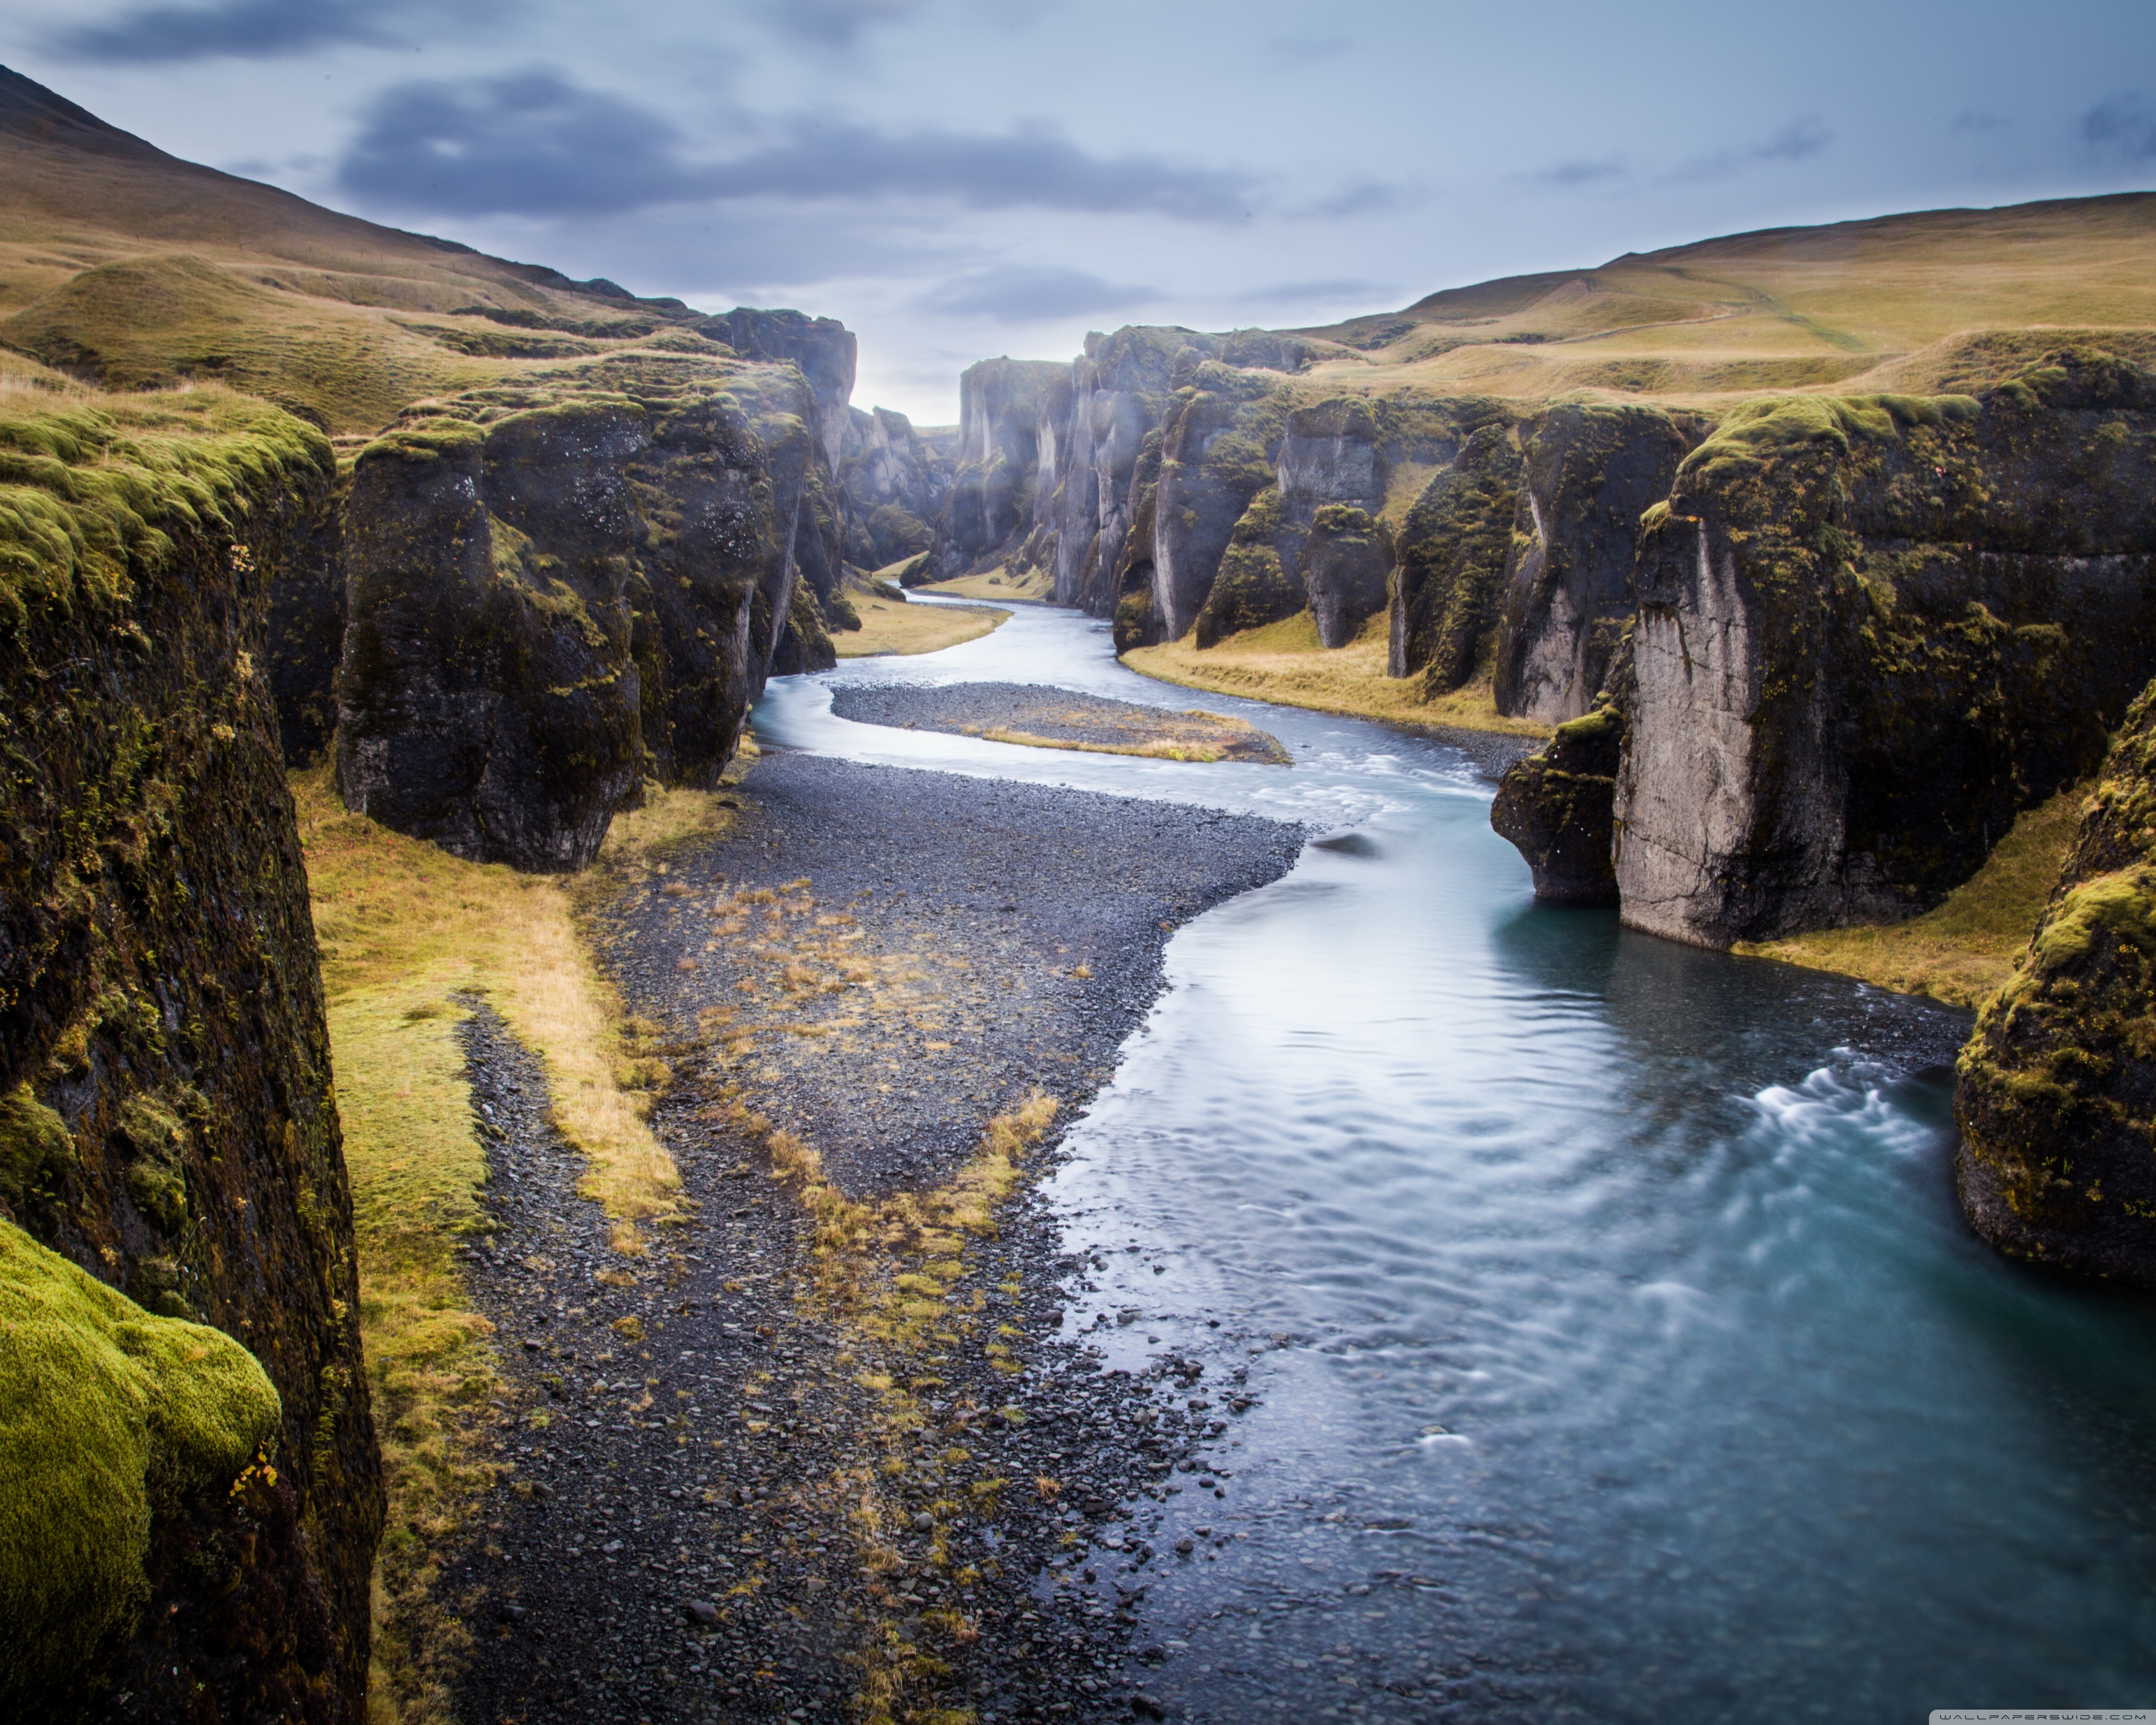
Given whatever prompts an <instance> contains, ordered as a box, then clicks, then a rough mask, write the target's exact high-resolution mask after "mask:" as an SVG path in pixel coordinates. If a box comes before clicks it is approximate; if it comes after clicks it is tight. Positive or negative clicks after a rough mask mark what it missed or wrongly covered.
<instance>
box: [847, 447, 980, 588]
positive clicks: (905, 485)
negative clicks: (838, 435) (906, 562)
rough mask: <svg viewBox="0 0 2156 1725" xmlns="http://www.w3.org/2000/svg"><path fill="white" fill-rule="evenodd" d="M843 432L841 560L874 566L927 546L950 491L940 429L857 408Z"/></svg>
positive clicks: (932, 537) (892, 561)
mask: <svg viewBox="0 0 2156 1725" xmlns="http://www.w3.org/2000/svg"><path fill="white" fill-rule="evenodd" d="M850 425H851V429H850V431H849V432H848V434H847V437H846V447H845V454H844V461H843V464H842V467H841V470H840V475H839V489H840V490H841V492H842V493H843V494H844V499H845V504H846V544H845V554H846V557H847V559H848V561H850V562H853V563H854V564H855V565H857V566H858V567H861V568H864V569H880V568H884V567H886V566H888V565H890V564H891V563H895V562H898V561H899V560H900V559H901V557H917V556H919V555H920V554H921V552H925V551H927V549H928V548H929V547H930V546H932V544H934V542H935V539H936V528H935V522H936V521H937V519H938V518H939V517H940V516H942V512H943V500H944V498H945V496H946V495H948V493H949V491H950V489H951V463H950V460H949V459H948V457H947V454H946V452H945V449H944V443H945V442H947V441H955V439H954V438H952V434H951V433H950V432H949V430H948V429H942V428H939V429H937V430H934V431H932V432H929V433H925V434H924V433H922V432H921V431H917V430H916V429H915V428H914V425H913V422H912V421H911V420H910V419H908V418H906V415H905V414H903V413H893V412H891V409H890V408H876V409H875V411H873V412H872V413H871V412H863V411H862V410H861V409H860V408H855V409H854V410H853V412H852V414H851V417H850Z"/></svg>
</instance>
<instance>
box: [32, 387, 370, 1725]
mask: <svg viewBox="0 0 2156 1725" xmlns="http://www.w3.org/2000/svg"><path fill="white" fill-rule="evenodd" d="M0 463H4V465H5V468H6V470H7V472H6V476H7V480H8V486H7V489H6V491H5V495H4V500H0V604H4V606H5V608H6V610H7V612H8V628H7V629H6V630H5V631H4V632H0V685H4V687H5V690H6V692H7V699H6V701H4V702H3V703H0V730H4V732H5V737H6V743H7V748H8V757H9V759H10V761H11V762H12V763H13V765H12V766H11V768H10V772H9V775H8V785H7V788H6V790H5V792H4V793H0V875H4V877H5V878H4V888H5V890H4V891H0V1208H4V1210H5V1212H6V1214H7V1215H8V1217H9V1218H12V1219H13V1223H14V1224H17V1225H18V1226H19V1228H20V1229H21V1230H23V1232H24V1233H25V1234H27V1235H28V1239H27V1240H26V1239H22V1238H20V1237H19V1236H18V1235H14V1234H13V1233H11V1232H8V1230H4V1229H0V1285H4V1287H5V1289H6V1292H5V1295H4V1299H5V1301H6V1302H7V1304H8V1325H9V1357H10V1358H11V1359H16V1358H17V1356H16V1352H15V1351H16V1350H18V1349H29V1350H32V1351H33V1352H34V1353H35V1356H36V1362H35V1366H34V1369H33V1373H32V1378H33V1388H31V1389H26V1388H25V1387H24V1385H23V1384H22V1383H21V1382H20V1381H18V1382H15V1383H13V1384H11V1385H10V1386H9V1387H8V1389H7V1392H6V1401H7V1418H6V1419H5V1420H0V1450H4V1463H0V1466H4V1471H5V1473H6V1475H7V1477H8V1482H9V1497H10V1513H9V1516H8V1518H7V1521H6V1523H5V1525H4V1527H0V1589H5V1593H6V1598H5V1599H4V1600H0V1615H4V1618H5V1620H6V1623H7V1630H6V1633H5V1635H4V1637H0V1641H4V1646H5V1652H4V1654H0V1703H3V1704H4V1705H5V1707H6V1710H7V1712H8V1714H9V1716H10V1717H20V1718H32V1717H35V1718H41V1719H44V1718H49V1719H71V1718H74V1717H97V1718H105V1717H114V1716H115V1701H114V1697H115V1694H116V1693H117V1692H120V1691H122V1690H124V1691H125V1692H126V1693H127V1694H128V1695H129V1697H131V1699H130V1702H129V1703H128V1705H129V1708H130V1710H131V1714H130V1716H131V1717H145V1718H168V1719H174V1720H177V1719H183V1718H184V1719H201V1718H218V1719H251V1718H276V1719H280V1720H284V1719H292V1720H311V1721H312V1720H320V1721H331V1720H336V1721H346V1720H357V1718H359V1717H361V1714H362V1707H363V1698H364V1694H365V1689H366V1681H367V1620H368V1575H369V1572H370V1570H371V1568H372V1561H373V1553H374V1546H375V1542H376V1540H377V1537H378V1535H379V1532H380V1529H381V1524H382V1485H381V1476H380V1470H379V1461H378V1458H377V1453H376V1449H375V1443H374V1433H373V1429H372V1423H371V1420H370V1416H369V1410H368V1402H367V1378H366V1376H365V1373H364V1372H363V1370H362V1364H361V1359H360V1350H359V1330H358V1314H357V1305H358V1291H357V1280H356V1270H355V1265H354V1257H353V1248H352V1203H351V1197H350V1194H349V1189H348V1188H347V1185H346V1176H345V1168H344V1162H343V1156H342V1150H341V1139H340V1135H339V1131H338V1124H337V1117H336V1104H335V1101H334V1099H333V1092H332V1090H331V1068H330V1054H329V1044H328V1038H327V1034H326V1028H325V1024H324V1019H323V1009H322V999H321V983H320V978H319V974H318V970H317V964H316V949H315V938H314V930H313V924H312V921H311V915H310V911H309V905H308V896H307V886H306V878H305V871H304V869H303V867H302V865H301V861H300V846H299V839H298V834H297V830H296V827H295V820H294V816H293V809H292V802H291V798H290V793H289V792H288V791H287V789H286V787H285V774H284V768H283V764H282V760H281V751H280V745H279V738H278V732H277V721H276V717H275V713H274V711H273V709H272V702H271V692H270V686H269V674H268V672H269V651H268V649H269V627H268V625H269V613H270V607H271V597H272V593H273V591H275V589H276V588H277V587H278V585H279V583H280V581H281V580H282V578H283V577H284V574H285V572H286V571H287V570H289V569H290V568H292V567H295V566H297V565H300V564H302V563H304V562H305V560H306V558H307V557H309V556H310V555H311V547H312V546H314V545H315V543H316V536H317V534H318V533H319V531H320V527H321V517H322V515H323V513H324V511H326V509H327V508H328V506H329V505H330V501H331V484H332V478H333V465H332V462H331V454H330V448H329V444H328V443H327V441H326V439H323V438H322V437H321V435H320V434H318V433H317V432H316V431H314V430H313V429H311V428H310V427H308V426H305V425H304V424H301V423H300V422H299V421H298V420H296V419H293V418H288V417H286V416H285V415H284V414H282V413H278V412H277V411H275V409H273V408H269V407H267V406H266V405H264V404H263V403H258V402H251V401H248V400H245V399H244V398H234V397H229V396H225V395H223V394H221V393H212V392H203V393H198V394H197V395H195V396H193V397H185V396H182V397H170V398H154V399H151V400H150V401H147V402H143V403H126V404H121V403H115V404H114V405H113V406H111V407H110V408H95V407H88V406H85V407H71V408H64V409H63V410H60V411H57V412H49V413H35V414H25V413H22V412H20V411H19V410H18V411H17V412H15V413H11V414H10V415H9V416H8V417H7V418H5V419H4V420H0ZM33 1241H34V1242H36V1245H33V1244H32V1242H33ZM39 1246H42V1247H43V1248H44V1249H46V1250H44V1251H42V1252H41V1251H40V1250H38V1247H39ZM55 1255H56V1257H57V1259H59V1260H66V1264H65V1265H61V1264H59V1263H57V1262H56V1261H55ZM69 1266H71V1267H69ZM78 1271H79V1272H80V1274H77V1272H78ZM93 1283H94V1284H95V1285H93ZM97 1285H101V1286H97ZM123 1296H124V1298H123ZM130 1302H131V1303H130ZM170 1321H177V1322H170ZM161 1323H162V1325H163V1327H162V1328H161V1327H160V1325H161ZM197 1323H200V1324H205V1325H207V1326H208V1327H209V1328H210V1329H211V1330H213V1331H214V1332H218V1334H217V1335H216V1336H214V1337H213V1336H208V1335H207V1334H205V1333H204V1332H199V1331H195V1330H193V1329H191V1328H190V1326H192V1325H193V1324H197ZM223 1338H230V1339H229V1341H226V1340H224V1339H223ZM243 1350H244V1353H243ZM245 1356H251V1357H252V1360H251V1362H250V1361H249V1359H248V1358H245ZM19 1363H20V1361H19V1360H18V1364H19ZM254 1363H259V1373H260V1374H262V1375H263V1377H264V1378H266V1383H263V1382H258V1381H257V1378H256V1377H255V1376H254V1371H255V1364H254ZM76 1371H80V1372H83V1373H89V1374H90V1379H91V1381H85V1383H83V1384H81V1385H80V1388H79V1389H78V1390H77V1391H75V1392H74V1393H72V1394H70V1393H68V1391H67V1389H66V1382H67V1374H68V1373H73V1372H76ZM265 1393H267V1394H266V1399H265ZM71 1422H74V1423H78V1424H79V1425H80V1428H81V1429H80V1430H76V1429H75V1425H74V1424H71ZM258 1462H259V1464H260V1465H257V1463H258ZM100 1467H102V1468H105V1469H106V1470H107V1471H105V1472H101V1473H97V1474H95V1476H83V1474H82V1470H84V1469H85V1468H91V1469H95V1468H100ZM53 1470H59V1471H61V1472H63V1473H64V1474H65V1475H66V1476H67V1477H65V1478H61V1479H58V1480H55V1479H54V1478H52V1477H50V1474H51V1471H53ZM85 1492H86V1493H87V1494H88V1495H86V1496H85ZM33 1504H35V1505H42V1506H44V1508H43V1509H42V1510H33V1509H32V1508H30V1507H28V1506H30V1505H33Z"/></svg>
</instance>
